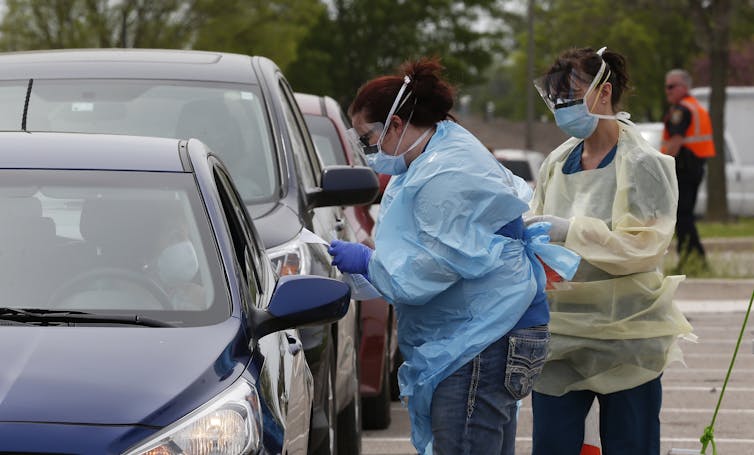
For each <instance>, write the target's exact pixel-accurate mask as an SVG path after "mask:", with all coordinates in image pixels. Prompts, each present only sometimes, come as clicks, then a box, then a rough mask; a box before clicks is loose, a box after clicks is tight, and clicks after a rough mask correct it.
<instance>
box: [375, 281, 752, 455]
mask: <svg viewBox="0 0 754 455" xmlns="http://www.w3.org/2000/svg"><path fill="white" fill-rule="evenodd" d="M734 286H735V287H734ZM752 291H754V281H750V280H746V281H739V282H735V283H731V282H727V281H709V282H702V283H700V282H689V283H687V285H686V286H685V288H684V289H682V290H680V291H679V297H681V298H683V299H684V300H682V301H680V302H679V304H680V305H681V308H682V309H683V311H684V312H685V313H686V314H687V316H688V317H689V319H690V321H691V323H692V325H693V326H694V332H695V334H696V335H697V336H698V337H699V339H698V341H697V342H696V343H690V342H685V341H684V342H682V348H683V351H684V353H685V358H686V359H685V360H686V365H685V366H684V365H682V364H680V363H676V364H673V365H671V366H670V368H669V369H668V370H667V371H666V372H665V375H664V377H663V409H662V413H661V416H660V418H661V422H662V436H661V438H662V450H661V454H662V455H665V454H667V453H668V451H669V450H670V449H671V448H687V449H691V448H700V444H699V442H698V441H699V437H700V436H701V435H702V433H703V431H704V429H705V427H707V426H708V425H709V424H710V421H711V419H712V415H713V412H714V409H715V405H716V403H717V400H718V396H719V393H720V390H721V388H722V385H723V381H724V379H725V374H726V372H727V369H728V365H729V364H730V360H731V356H732V354H733V350H734V348H735V345H736V340H737V338H738V334H739V331H740V330H741V325H742V323H743V319H744V315H745V310H746V307H747V305H748V298H749V297H750V296H751V292H752ZM709 295H712V296H714V295H717V296H719V297H718V298H717V299H714V300H713V299H710V298H709V297H708V296H709ZM694 296H697V297H701V298H702V299H699V298H698V299H692V298H693V297H694ZM744 298H745V300H744ZM751 327H754V323H753V322H751V320H750V321H749V323H748V327H747V328H746V330H745V332H744V339H743V342H742V344H741V348H740V351H739V354H738V356H737V358H736V363H735V366H734V368H733V372H732V374H731V377H730V380H729V383H728V386H727V388H726V391H725V395H724V397H723V401H722V404H721V407H720V411H719V413H718V416H717V420H716V422H715V427H714V431H715V432H714V435H715V442H716V444H717V448H718V453H720V454H725V455H751V454H752V453H754V331H753V330H752V328H751ZM392 417H393V422H392V425H391V427H390V428H389V429H387V430H384V431H367V432H364V437H363V440H362V441H363V448H362V453H363V454H364V455H377V454H393V455H398V454H400V455H408V454H415V453H416V451H415V450H414V449H413V446H412V445H411V443H410V442H409V440H408V434H409V421H408V413H407V412H406V410H405V409H404V408H403V407H402V406H401V405H400V404H399V403H393V408H392ZM516 448H517V453H518V454H520V455H522V454H528V453H530V451H531V403H530V401H529V400H528V399H527V400H525V402H524V405H523V407H522V408H521V414H520V420H519V431H518V437H517V438H516ZM711 453H712V447H711V446H710V447H708V448H707V454H711Z"/></svg>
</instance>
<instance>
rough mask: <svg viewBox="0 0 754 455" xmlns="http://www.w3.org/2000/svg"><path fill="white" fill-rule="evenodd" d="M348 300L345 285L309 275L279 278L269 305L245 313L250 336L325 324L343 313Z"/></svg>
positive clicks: (255, 336)
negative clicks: (247, 314)
mask: <svg viewBox="0 0 754 455" xmlns="http://www.w3.org/2000/svg"><path fill="white" fill-rule="evenodd" d="M350 301H351V289H350V288H349V287H348V285H347V284H345V283H343V282H341V281H338V280H333V279H331V278H322V277H318V276H310V275H286V276H283V277H280V279H279V280H278V283H277V286H276V287H275V291H274V292H273V294H272V298H271V300H270V304H269V305H268V307H267V308H266V309H265V310H262V309H258V308H255V309H253V310H252V312H251V314H250V315H249V319H250V321H249V323H250V325H251V331H252V333H253V334H254V338H255V339H256V340H259V339H260V338H262V337H263V336H265V335H268V334H270V333H272V332H277V331H279V330H285V329H291V328H294V327H301V326H305V325H314V324H329V323H331V322H335V321H337V320H338V319H340V318H342V317H343V316H345V314H346V313H347V312H348V305H349V303H350Z"/></svg>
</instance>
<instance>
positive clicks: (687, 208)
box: [675, 147, 706, 268]
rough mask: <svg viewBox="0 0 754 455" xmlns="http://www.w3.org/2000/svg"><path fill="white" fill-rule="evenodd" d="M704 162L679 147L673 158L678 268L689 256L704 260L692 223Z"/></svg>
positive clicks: (694, 224)
mask: <svg viewBox="0 0 754 455" xmlns="http://www.w3.org/2000/svg"><path fill="white" fill-rule="evenodd" d="M705 162H706V160H705V159H703V158H698V157H697V156H696V155H694V153H693V152H692V151H691V150H688V149H687V148H685V147H681V149H680V150H679V151H678V155H677V156H676V157H675V172H676V176H677V177H678V213H677V219H676V223H675V234H676V240H677V241H678V245H677V248H676V249H677V251H678V261H679V262H678V266H679V268H680V267H682V266H683V264H684V262H685V261H686V259H688V257H689V256H691V255H694V254H696V255H698V256H699V257H700V258H702V259H704V247H703V246H702V242H701V241H700V240H699V232H697V230H696V223H695V222H694V206H695V205H696V197H697V194H698V193H699V185H700V184H701V183H702V178H703V177H704V167H705Z"/></svg>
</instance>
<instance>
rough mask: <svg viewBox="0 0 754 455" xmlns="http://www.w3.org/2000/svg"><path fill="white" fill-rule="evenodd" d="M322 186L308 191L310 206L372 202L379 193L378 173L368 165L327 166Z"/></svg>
mask: <svg viewBox="0 0 754 455" xmlns="http://www.w3.org/2000/svg"><path fill="white" fill-rule="evenodd" d="M320 182H322V183H321V186H320V187H319V188H316V189H314V190H313V191H310V192H308V193H307V203H308V205H309V208H314V207H330V206H334V205H362V204H371V203H372V202H373V201H374V200H375V199H376V198H377V195H378V193H379V189H380V183H379V180H378V179H377V174H376V173H375V172H374V171H373V170H372V169H371V168H369V167H366V166H345V165H338V166H327V167H325V168H324V169H323V170H322V175H321V177H320Z"/></svg>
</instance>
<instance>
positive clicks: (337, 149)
mask: <svg viewBox="0 0 754 455" xmlns="http://www.w3.org/2000/svg"><path fill="white" fill-rule="evenodd" d="M304 118H305V119H306V126H308V127H309V133H310V134H311V135H312V140H313V141H314V147H315V148H316V149H317V154H318V155H319V157H320V159H321V160H322V164H323V165H325V166H331V165H333V164H348V161H347V160H346V156H345V152H344V150H343V145H342V143H341V142H340V136H338V131H337V130H336V129H335V125H333V123H332V121H330V119H329V118H327V117H322V116H319V115H305V116H304Z"/></svg>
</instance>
